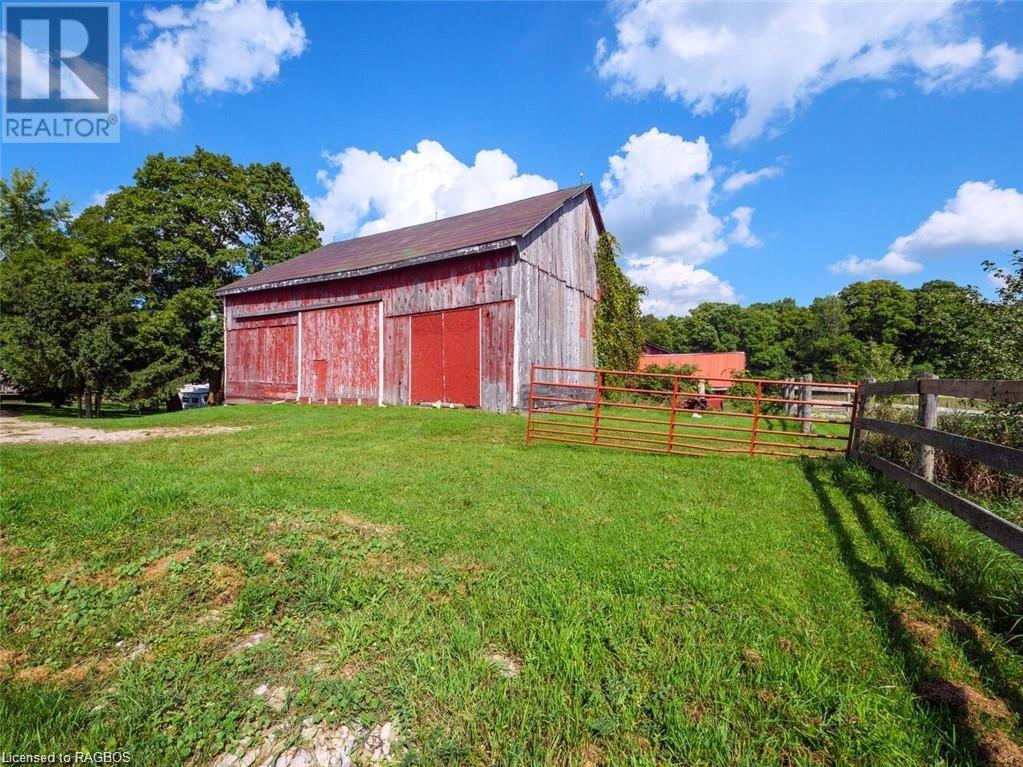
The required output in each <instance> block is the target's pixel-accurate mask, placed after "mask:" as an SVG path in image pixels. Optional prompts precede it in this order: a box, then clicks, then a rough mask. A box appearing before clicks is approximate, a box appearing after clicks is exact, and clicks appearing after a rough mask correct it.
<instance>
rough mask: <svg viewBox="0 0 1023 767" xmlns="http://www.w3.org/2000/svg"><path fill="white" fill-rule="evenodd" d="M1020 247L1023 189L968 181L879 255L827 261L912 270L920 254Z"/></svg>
mask: <svg viewBox="0 0 1023 767" xmlns="http://www.w3.org/2000/svg"><path fill="white" fill-rule="evenodd" d="M1021 246H1023V194H1020V192H1018V191H1016V190H1015V189H1012V188H1006V189H1001V188H999V186H998V185H997V184H996V183H995V182H994V181H967V182H966V183H964V184H963V185H961V186H960V187H959V189H958V190H957V191H956V194H955V197H953V198H952V199H950V200H947V201H946V202H945V207H944V208H942V209H941V210H938V211H935V212H934V213H932V214H931V215H930V216H928V217H927V220H925V221H924V222H923V223H922V224H920V226H918V227H917V228H916V229H915V230H914V231H913V232H912V233H910V234H908V235H905V236H903V237H899V238H898V239H896V240H895V242H893V243H892V244H891V245H890V246H889V248H888V253H886V254H885V255H884V257H882V258H879V259H860V258H856V257H855V256H850V257H849V258H846V259H845V260H843V261H839V262H838V263H836V264H832V265H831V271H833V272H835V273H838V274H843V273H844V274H855V275H877V274H896V275H898V274H911V273H913V272H918V271H920V270H921V269H923V265H922V264H921V263H920V261H919V259H920V258H925V257H927V256H935V255H941V254H945V253H952V252H956V251H959V252H966V253H975V252H977V251H983V250H997V249H1004V248H1017V247H1021Z"/></svg>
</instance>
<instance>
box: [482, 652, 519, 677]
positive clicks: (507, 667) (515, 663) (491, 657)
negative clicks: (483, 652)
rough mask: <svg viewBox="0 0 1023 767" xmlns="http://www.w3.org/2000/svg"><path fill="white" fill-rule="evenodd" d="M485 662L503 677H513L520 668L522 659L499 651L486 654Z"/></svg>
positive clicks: (517, 673)
mask: <svg viewBox="0 0 1023 767" xmlns="http://www.w3.org/2000/svg"><path fill="white" fill-rule="evenodd" d="M487 662H488V663H489V664H490V665H491V666H493V668H494V669H495V670H496V671H497V673H498V674H500V675H501V676H503V677H504V678H505V679H513V678H514V677H517V676H518V675H519V672H520V671H521V670H522V661H520V660H519V659H518V658H513V657H512V656H511V655H505V654H504V653H500V652H491V653H488V654H487Z"/></svg>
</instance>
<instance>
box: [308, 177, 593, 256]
mask: <svg viewBox="0 0 1023 767" xmlns="http://www.w3.org/2000/svg"><path fill="white" fill-rule="evenodd" d="M592 186H593V185H592V184H589V183H587V184H577V185H576V186H566V187H565V188H564V189H552V190H551V191H549V192H542V193H541V194H534V195H532V196H530V197H522V198H521V199H518V200H512V201H511V202H502V203H501V204H500V205H491V206H490V207H489V208H479V209H478V210H467V211H466V212H465V213H456V214H455V215H453V216H445V217H444V218H437V219H434V220H433V221H423V222H421V223H418V224H408V225H406V226H399V227H397V228H395V229H385V230H384V231H382V232H374V233H373V234H364V235H362V236H361V237H349V238H348V239H346V240H335V241H333V242H325V243H324V244H323V245H321V246H320V248H326V247H329V246H331V245H339V244H341V243H342V242H345V243H348V242H355V241H356V240H368V239H371V238H373V237H380V236H382V235H385V234H396V233H398V232H403V231H406V230H408V229H416V228H418V227H420V226H430V225H431V224H439V223H440V222H441V221H455V220H457V219H459V218H465V217H466V216H478V215H479V214H481V213H488V212H490V211H492V210H497V209H498V208H506V207H508V206H509V205H518V204H519V203H522V202H528V201H530V200H538V199H540V198H541V197H546V196H548V195H552V194H565V193H566V192H572V194H571V195H569V196H568V197H566V198H565V200H566V201H568V200H570V199H572V198H573V197H575V196H576V195H577V194H580V193H581V192H583V191H585V190H586V189H587V188H588V187H592ZM544 218H546V216H545V217H544ZM540 220H541V221H542V220H543V219H540ZM535 225H536V224H535V223H534V224H533V226H535ZM526 231H529V230H528V229H527V230H526ZM522 234H525V232H522ZM520 236H521V235H520ZM317 250H319V248H317ZM310 252H313V251H310ZM302 255H305V254H304V253H303V254H302ZM295 258H298V256H295Z"/></svg>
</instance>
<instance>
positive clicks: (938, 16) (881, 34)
mask: <svg viewBox="0 0 1023 767" xmlns="http://www.w3.org/2000/svg"><path fill="white" fill-rule="evenodd" d="M618 9H619V10H618V17H617V20H616V23H615V27H616V35H615V40H614V41H613V42H612V43H608V41H606V40H601V41H600V42H599V43H598V45H597V52H596V63H597V66H598V69H599V71H600V74H601V75H602V76H603V77H604V78H606V79H607V80H609V81H610V82H611V83H612V88H613V90H614V91H615V92H618V93H624V94H636V95H639V94H646V93H651V92H661V93H663V94H664V95H666V96H667V97H669V98H673V99H678V100H680V101H682V102H684V103H685V104H686V105H687V106H688V107H689V108H690V109H691V110H692V111H693V112H694V113H696V114H709V113H711V112H713V111H714V110H716V109H718V108H719V107H721V106H724V107H726V108H731V107H734V106H735V105H736V103H738V104H740V105H741V112H740V117H739V119H738V120H737V121H736V122H735V124H734V125H733V126H732V130H731V132H730V134H729V140H730V141H731V142H732V143H739V142H742V141H747V140H749V139H752V138H755V137H757V136H759V135H760V134H762V133H763V132H764V131H765V130H769V129H770V128H771V127H772V126H774V125H776V124H777V122H778V121H779V119H780V118H784V117H785V116H788V115H791V114H792V113H793V112H794V111H795V110H797V109H798V108H799V107H801V106H805V105H806V104H808V103H809V102H810V101H811V100H812V99H813V98H814V97H815V96H816V95H817V94H819V93H821V92H822V91H825V90H827V89H828V88H831V87H833V86H835V85H837V84H839V83H842V82H846V81H850V80H858V79H894V78H897V77H900V76H906V75H911V76H913V77H914V78H915V80H916V81H917V83H918V85H919V86H920V87H921V88H923V89H924V90H933V89H935V88H938V87H942V86H959V87H966V86H988V85H994V84H1000V83H1007V82H1012V81H1014V80H1016V79H1017V78H1019V77H1020V76H1023V54H1021V53H1020V51H1018V50H1017V49H1015V48H1012V47H1011V46H1009V45H1008V44H1006V43H999V44H998V45H995V46H993V47H991V48H985V45H984V43H983V42H982V41H981V40H980V39H979V38H976V37H968V36H967V35H966V33H965V32H964V29H963V27H964V24H963V19H962V16H963V14H962V13H961V12H960V10H959V6H958V5H957V4H956V3H955V2H954V0H937V1H936V2H928V3H872V2H848V1H840V2H827V3H806V2H803V1H802V0H789V1H787V2H762V3H759V2H758V3H737V2H716V1H712V0H703V1H700V2H669V3H666V2H660V0H625V1H624V2H622V3H621V4H620V5H619V6H618Z"/></svg>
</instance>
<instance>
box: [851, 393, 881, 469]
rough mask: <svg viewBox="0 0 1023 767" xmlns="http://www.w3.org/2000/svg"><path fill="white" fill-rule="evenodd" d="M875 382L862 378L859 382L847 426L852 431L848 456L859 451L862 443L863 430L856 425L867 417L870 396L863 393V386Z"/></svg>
mask: <svg viewBox="0 0 1023 767" xmlns="http://www.w3.org/2000/svg"><path fill="white" fill-rule="evenodd" d="M876 380H877V379H876V378H864V379H861V380H860V388H859V392H858V394H857V395H856V399H855V401H854V402H853V414H852V424H851V425H850V426H849V428H850V429H852V433H851V434H850V435H849V451H848V453H849V454H850V456H851V454H853V453H855V452H856V451H857V450H859V449H860V443H862V442H863V430H862V429H860V428H859V427H858V426H857V423H858V422H859V420H860V419H861V418H866V417H867V408H868V407H870V395H869V394H864V393H863V385H864V384H872V383H874V382H875V381H876Z"/></svg>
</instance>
